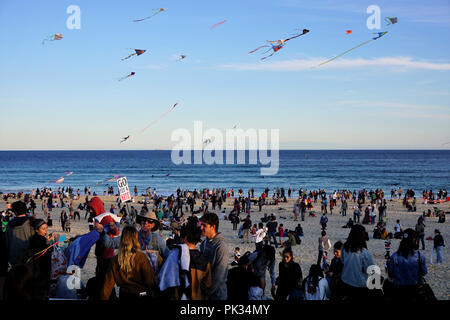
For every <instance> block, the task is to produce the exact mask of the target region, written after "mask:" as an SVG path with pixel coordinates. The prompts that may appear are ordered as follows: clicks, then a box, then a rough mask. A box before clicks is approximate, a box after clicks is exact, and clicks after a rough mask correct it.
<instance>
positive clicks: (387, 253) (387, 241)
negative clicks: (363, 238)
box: [384, 232, 392, 259]
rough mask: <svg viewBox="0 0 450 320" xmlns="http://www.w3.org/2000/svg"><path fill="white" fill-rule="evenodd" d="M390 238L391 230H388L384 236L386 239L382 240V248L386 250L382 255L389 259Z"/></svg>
mask: <svg viewBox="0 0 450 320" xmlns="http://www.w3.org/2000/svg"><path fill="white" fill-rule="evenodd" d="M391 239H392V232H389V233H388V235H387V236H386V239H385V240H384V249H385V250H386V254H385V255H384V257H385V258H386V259H389V258H390V256H391V254H390V253H391Z"/></svg>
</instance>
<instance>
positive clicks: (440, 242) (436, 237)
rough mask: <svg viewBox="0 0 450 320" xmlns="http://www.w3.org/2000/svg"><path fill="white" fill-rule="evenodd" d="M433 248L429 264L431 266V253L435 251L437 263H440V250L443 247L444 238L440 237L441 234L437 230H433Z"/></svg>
mask: <svg viewBox="0 0 450 320" xmlns="http://www.w3.org/2000/svg"><path fill="white" fill-rule="evenodd" d="M433 242H434V246H433V250H432V251H431V257H430V263H431V264H433V251H434V250H436V255H437V263H438V264H439V263H442V248H443V247H444V246H445V244H444V238H443V237H442V235H441V232H440V231H439V230H438V229H435V230H434V238H433Z"/></svg>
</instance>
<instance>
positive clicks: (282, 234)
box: [278, 223, 284, 247]
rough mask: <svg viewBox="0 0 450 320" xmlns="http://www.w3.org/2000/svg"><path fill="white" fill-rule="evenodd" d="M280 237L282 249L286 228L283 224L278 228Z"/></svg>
mask: <svg viewBox="0 0 450 320" xmlns="http://www.w3.org/2000/svg"><path fill="white" fill-rule="evenodd" d="M278 237H279V238H280V247H283V240H284V227H283V224H282V223H280V226H279V227H278Z"/></svg>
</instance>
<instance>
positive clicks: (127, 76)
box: [119, 72, 134, 81]
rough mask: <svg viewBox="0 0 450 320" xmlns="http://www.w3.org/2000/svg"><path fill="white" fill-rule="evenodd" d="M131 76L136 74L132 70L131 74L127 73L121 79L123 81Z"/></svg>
mask: <svg viewBox="0 0 450 320" xmlns="http://www.w3.org/2000/svg"><path fill="white" fill-rule="evenodd" d="M131 76H134V72H131V73H130V74H129V75H126V76H125V77H122V78H120V79H119V81H122V80H124V79H126V78H129V77H131Z"/></svg>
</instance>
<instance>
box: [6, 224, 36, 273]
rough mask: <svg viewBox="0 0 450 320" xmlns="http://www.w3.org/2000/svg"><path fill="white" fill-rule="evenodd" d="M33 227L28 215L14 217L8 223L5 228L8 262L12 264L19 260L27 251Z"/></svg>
mask: <svg viewBox="0 0 450 320" xmlns="http://www.w3.org/2000/svg"><path fill="white" fill-rule="evenodd" d="M34 233H35V232H34V229H33V226H32V224H31V219H30V217H27V216H24V217H15V218H14V219H12V220H11V221H10V222H9V223H8V227H7V230H6V247H7V248H8V253H9V262H10V263H11V264H12V265H13V266H14V265H16V264H19V263H21V262H25V261H21V259H23V258H24V257H25V254H26V252H27V251H28V247H29V243H30V239H31V237H32V236H33V235H34Z"/></svg>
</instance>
